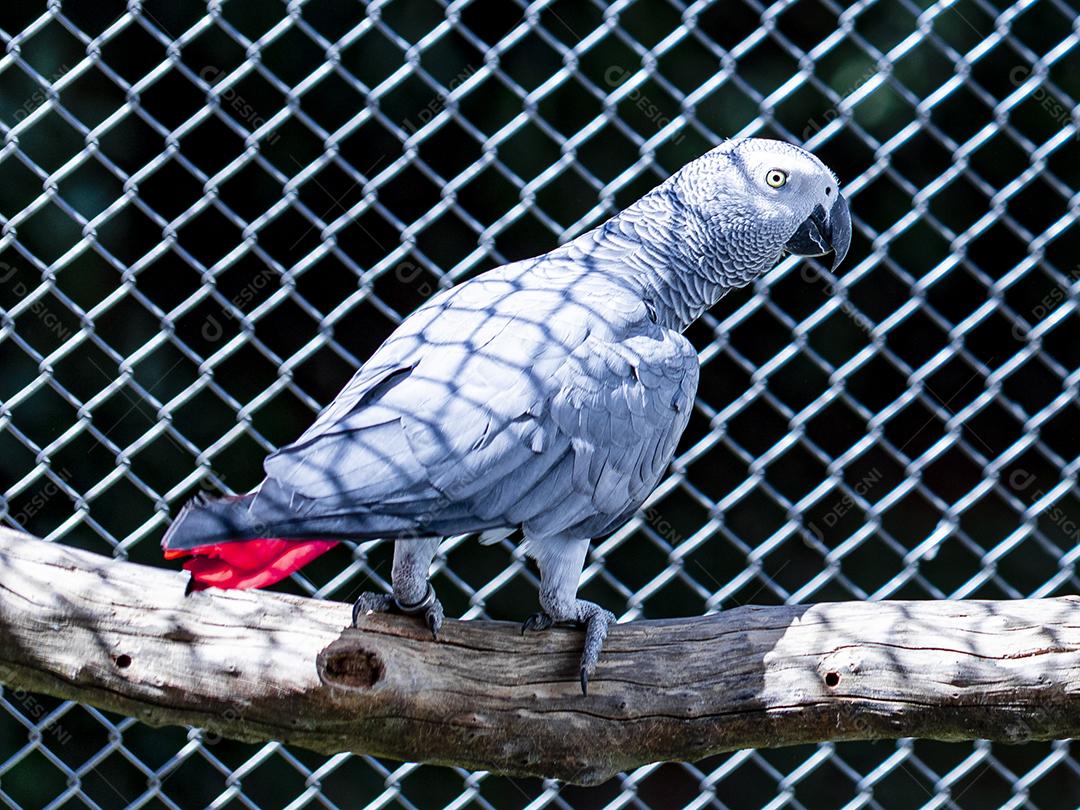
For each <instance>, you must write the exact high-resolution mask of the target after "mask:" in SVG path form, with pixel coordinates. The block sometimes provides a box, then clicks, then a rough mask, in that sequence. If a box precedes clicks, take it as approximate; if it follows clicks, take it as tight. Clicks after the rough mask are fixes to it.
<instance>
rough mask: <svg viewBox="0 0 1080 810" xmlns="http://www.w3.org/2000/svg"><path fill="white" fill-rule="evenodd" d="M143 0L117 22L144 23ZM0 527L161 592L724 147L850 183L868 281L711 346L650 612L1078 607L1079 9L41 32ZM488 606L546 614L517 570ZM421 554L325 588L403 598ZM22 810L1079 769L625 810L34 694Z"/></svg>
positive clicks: (518, 565)
mask: <svg viewBox="0 0 1080 810" xmlns="http://www.w3.org/2000/svg"><path fill="white" fill-rule="evenodd" d="M114 5H115V8H114V7H113V6H114ZM0 37H2V39H3V43H4V46H5V52H4V55H3V57H2V59H0V131H2V132H3V136H4V140H3V151H2V152H0V216H2V221H3V229H2V235H0V317H2V321H0V474H2V478H0V493H2V495H3V500H2V501H0V509H2V510H3V511H0V515H2V516H3V520H4V521H5V522H6V523H7V524H9V525H13V526H18V527H22V528H26V529H27V530H29V531H32V532H35V533H37V534H39V535H40V536H45V537H47V538H48V539H52V540H57V541H60V542H67V543H73V544H78V545H81V546H84V547H89V548H93V549H95V550H98V551H102V552H111V553H113V554H116V555H118V556H126V557H129V558H130V559H133V560H137V561H140V562H152V563H155V564H161V563H160V561H159V560H158V551H157V541H158V539H159V538H160V535H161V532H162V530H163V528H164V526H165V524H166V522H167V520H168V515H169V513H170V510H171V509H174V508H175V507H176V506H178V505H179V504H180V503H182V502H183V501H184V500H185V499H186V498H187V497H189V496H190V495H191V494H192V492H193V491H194V489H195V488H197V487H204V488H207V489H211V490H214V491H231V490H237V491H240V490H244V489H246V488H247V487H250V486H251V485H253V484H254V483H256V482H257V480H258V478H259V475H260V469H261V468H260V460H261V457H262V456H263V455H264V454H265V453H266V452H267V451H269V450H270V449H272V448H273V447H275V446H277V445H279V444H281V443H283V442H285V441H288V440H290V439H291V438H293V437H295V436H296V435H297V434H298V433H299V432H300V431H301V430H302V429H303V428H304V427H305V425H306V424H307V423H308V422H309V421H310V420H311V418H312V415H313V414H314V413H315V412H316V411H317V410H318V408H319V407H320V404H322V403H325V402H327V401H328V400H329V399H330V398H331V397H332V396H333V394H334V393H335V392H336V390H337V389H338V387H340V385H341V384H343V383H344V381H345V380H346V379H347V378H348V376H349V374H350V373H351V371H352V370H353V369H354V368H355V367H356V366H358V365H359V364H361V363H362V361H363V359H364V357H366V356H367V354H368V353H370V352H371V350H372V349H373V348H374V347H375V346H377V345H378V343H379V342H380V341H381V340H382V338H384V337H385V336H386V335H387V334H388V332H389V330H390V329H391V328H392V327H393V325H394V324H395V323H397V322H399V321H400V319H401V318H402V316H403V315H405V314H407V313H408V312H409V311H411V310H412V309H413V308H414V307H415V306H416V305H417V304H418V303H420V302H421V301H422V300H424V299H425V298H426V297H428V296H430V295H431V294H432V293H433V292H435V291H437V290H438V289H439V288H441V287H443V286H446V285H449V284H452V283H454V282H456V281H458V280H460V279H462V278H465V277H467V276H469V275H471V274H473V273H475V272H478V271H480V270H483V269H486V268H488V267H491V266H493V265H495V264H497V263H501V262H504V261H507V260H509V259H513V258H520V257H524V256H529V255H535V254H536V253H539V252H541V251H544V250H547V249H550V248H551V247H553V246H554V245H556V244H557V243H559V242H561V241H563V240H565V239H567V238H569V237H570V236H572V235H574V234H577V233H579V232H580V231H582V230H583V229H585V228H587V227H589V226H591V225H592V224H595V223H597V222H599V221H601V220H602V219H603V218H604V217H605V216H607V215H609V214H610V213H613V212H614V211H616V210H618V209H619V208H620V207H622V206H623V205H625V204H626V203H628V202H630V201H631V200H632V199H634V198H635V197H636V196H638V195H639V194H640V193H641V192H643V191H644V190H646V189H647V188H649V187H650V186H651V185H653V184H655V183H656V182H657V181H658V180H659V179H661V178H663V177H665V176H667V175H668V174H670V172H671V171H673V170H674V169H675V168H677V167H678V166H679V165H681V164H682V163H684V162H686V161H687V160H689V159H692V158H693V157H695V156H696V155H698V154H700V153H701V152H703V151H705V150H706V149H707V148H709V147H710V146H711V145H713V144H715V143H717V142H718V141H719V140H721V139H722V138H723V137H727V136H735V135H738V136H746V135H771V136H773V137H782V138H786V139H788V140H792V141H795V142H804V143H806V144H807V145H808V146H809V148H811V149H814V150H815V151H816V152H817V153H818V154H819V155H820V156H821V157H822V158H823V159H824V160H825V161H826V162H827V163H829V164H830V165H831V166H832V167H833V168H834V169H835V170H836V171H837V172H838V173H839V174H840V175H841V177H842V178H844V179H845V180H846V187H845V190H846V194H847V196H848V198H849V199H850V201H851V205H852V210H853V213H854V215H855V219H856V234H855V241H854V244H853V247H852V250H851V254H850V256H849V259H848V263H847V265H848V266H847V269H846V271H844V272H843V275H842V277H841V278H839V279H831V278H829V277H827V276H825V275H823V274H821V273H819V271H818V268H816V266H815V265H814V264H813V263H807V262H796V261H793V260H788V261H786V262H785V263H784V264H782V265H781V266H780V267H779V268H778V269H777V270H775V271H774V272H773V273H772V274H770V275H769V276H768V277H767V278H766V279H764V280H762V281H761V282H759V283H758V284H756V285H755V286H754V287H753V288H752V289H749V290H743V291H741V292H740V293H737V294H732V295H731V296H729V297H728V298H726V299H724V300H723V301H722V302H721V303H720V304H719V305H718V306H717V307H715V308H714V309H713V310H712V311H711V312H710V313H708V314H707V315H706V316H705V317H704V318H703V319H702V320H701V321H700V322H699V323H698V324H696V325H695V326H694V327H692V328H691V330H690V331H689V332H688V336H689V337H690V338H691V340H692V341H693V342H694V344H695V345H696V346H697V347H699V349H700V354H701V361H702V364H703V373H702V385H701V391H700V396H699V402H698V403H697V407H696V410H695V414H694V417H693V421H692V422H691V425H690V428H689V429H688V431H687V434H686V436H685V437H684V439H683V442H682V443H681V445H680V450H679V453H678V456H677V459H676V461H675V463H674V464H673V467H672V471H671V474H670V476H669V477H668V478H667V479H666V480H665V481H664V482H663V483H662V485H661V486H660V487H659V489H658V490H657V492H656V494H655V497H654V498H653V499H652V501H650V503H649V505H647V507H646V508H645V509H643V510H642V512H641V513H640V514H639V515H638V516H637V517H635V518H634V519H633V520H632V521H631V522H630V523H629V524H627V525H626V526H625V527H624V528H622V529H620V530H619V531H617V532H616V533H615V534H613V535H612V536H610V537H608V538H605V539H602V540H600V541H598V542H597V543H595V544H594V549H593V552H592V554H591V556H590V559H589V562H588V564H587V569H586V571H585V574H584V579H583V586H582V593H583V596H584V597H585V598H590V599H594V600H596V601H599V602H601V603H602V604H604V605H605V606H607V607H610V608H612V609H614V610H615V611H616V613H619V614H621V618H622V619H623V620H629V619H633V618H637V617H641V616H675V615H690V614H696V613H701V612H703V611H713V610H719V609H723V608H727V607H731V606H734V605H737V604H742V603H746V602H750V601H753V602H766V603H768V602H772V603H778V602H800V601H811V600H825V599H834V598H859V599H867V598H869V599H879V598H886V597H896V598H900V597H903V598H943V597H1026V596H1042V595H1053V594H1058V593H1064V592H1070V591H1075V590H1076V588H1077V585H1078V584H1080V583H1078V580H1077V577H1076V573H1075V561H1076V558H1077V547H1078V546H1077V543H1076V541H1077V540H1078V539H1080V529H1078V522H1080V508H1078V505H1080V504H1078V491H1077V485H1076V473H1077V467H1078V452H1080V439H1078V429H1077V428H1076V425H1077V424H1078V421H1077V420H1078V418H1080V413H1078V408H1077V384H1078V380H1080V340H1078V338H1080V330H1078V328H1077V327H1078V316H1077V304H1078V296H1080V264H1077V261H1076V253H1075V251H1072V252H1069V248H1070V247H1074V248H1075V247H1076V246H1077V240H1076V232H1075V228H1074V224H1075V220H1076V216H1077V207H1078V197H1077V194H1076V192H1075V188H1076V187H1077V180H1078V174H1080V172H1078V162H1077V155H1078V152H1077V140H1078V126H1077V114H1078V113H1077V107H1076V104H1075V101H1074V99H1076V98H1077V97H1078V94H1080V64H1078V59H1077V48H1076V46H1077V42H1078V25H1077V12H1076V9H1075V8H1073V7H1070V6H1069V5H1068V4H1067V3H1066V2H1063V1H1062V0H1021V2H1016V3H1013V4H1007V3H995V2H990V1H989V0H963V1H962V2H935V3H929V2H925V1H924V0H919V1H918V2H916V1H915V0H862V2H857V3H854V4H852V5H850V6H848V7H844V6H843V5H841V4H838V3H835V2H833V1H832V0H788V1H786V2H777V3H775V4H772V5H764V4H762V3H759V2H757V0H740V2H724V3H708V2H695V3H690V4H687V3H683V2H680V0H640V1H639V2H617V3H613V4H611V5H605V4H603V3H599V2H570V1H569V0H567V1H566V2H558V3H549V2H542V1H541V2H535V3H531V4H525V3H524V2H493V1H491V0H487V1H485V2H480V1H479V0H478V1H477V2H468V0H459V1H458V2H452V3H447V4H445V5H444V4H440V3H435V2H431V3H427V2H409V3H404V2H388V3H378V2H372V3H366V4H363V5H359V4H344V3H335V2H331V1H330V0H325V1H323V0H311V2H302V0H296V1H294V2H289V3H278V2H271V1H270V0H256V2H248V3H243V4H240V3H239V2H238V0H234V2H231V3H225V2H218V1H217V0H215V2H210V3H208V4H207V5H206V6H205V7H203V6H199V5H197V4H194V3H188V4H168V3H164V2H162V3H156V4H155V3H140V2H137V1H136V2H131V3H128V4H127V5H126V6H124V5H122V4H110V3H94V4H76V3H65V4H62V3H60V2H57V1H54V2H49V3H48V4H47V5H41V4H33V3H24V4H7V5H6V6H5V7H4V8H3V9H2V10H0ZM467 541H468V538H450V539H448V540H447V541H446V542H445V543H444V544H443V546H442V549H441V552H440V555H439V557H438V560H437V563H436V573H435V576H434V582H435V584H436V587H437V589H438V590H439V592H440V596H441V597H442V599H443V600H444V603H445V604H446V607H447V610H448V613H449V614H450V615H461V616H464V617H466V618H472V617H477V616H485V615H490V616H493V617H498V618H521V616H520V615H519V614H520V611H521V605H522V603H523V601H524V602H527V601H528V600H527V599H525V600H523V598H522V594H523V593H526V594H527V593H530V592H535V587H536V578H535V575H534V572H533V570H532V569H531V568H530V567H529V564H528V563H527V562H526V561H525V560H524V559H523V558H522V557H521V556H520V554H519V553H518V552H517V551H516V550H515V547H514V545H513V543H512V542H510V541H506V542H505V543H504V544H503V545H502V546H501V547H499V546H496V547H493V548H484V547H481V546H479V545H478V544H476V543H475V542H467ZM387 560H388V549H387V548H386V547H385V544H379V543H366V544H361V545H359V546H343V547H340V548H339V549H335V551H334V552H332V553H331V554H329V555H327V556H326V557H325V558H323V559H322V560H320V561H319V562H318V563H317V564H315V565H314V566H312V567H311V569H308V570H306V571H305V572H304V574H305V575H304V576H297V577H295V579H294V581H293V582H292V583H291V585H290V587H291V588H292V589H293V590H294V591H296V592H301V593H307V594H310V595H313V596H320V597H326V598H330V599H339V600H349V599H350V598H352V597H354V596H355V594H356V593H357V592H359V591H360V590H361V589H367V588H371V587H372V586H373V584H374V585H375V586H379V587H387V582H386V579H387V577H388V570H389V565H388V563H387ZM0 707H2V709H3V711H0V802H2V803H4V804H6V805H8V806H12V807H17V806H23V807H37V806H43V805H47V806H49V807H58V806H90V807H112V806H121V805H128V806H143V805H148V806H168V807H189V806H201V805H212V806H215V807H224V806H237V807H239V806H244V807H257V806H261V807H279V806H288V807H302V806H309V805H310V806H325V807H355V806H361V805H362V806H367V807H382V806H387V805H400V806H403V807H420V806H424V807H427V806H446V807H465V806H478V807H492V806H500V807H501V806H521V807H525V806H528V807H530V808H536V807H545V806H549V805H550V806H560V807H567V806H573V807H585V806H596V807H600V806H603V807H613V808H614V807H622V806H629V805H633V806H639V807H642V806H652V807H668V806H685V807H704V806H717V807H732V808H735V807H770V808H771V807H781V806H792V807H825V806H828V807H833V806H848V807H859V806H870V807H908V806H910V807H916V806H927V807H939V806H948V807H988V806H1007V807H1058V806H1061V807H1066V806H1069V807H1071V806H1075V805H1076V804H1077V798H1078V796H1080V763H1078V761H1077V759H1076V757H1075V752H1074V750H1073V748H1072V746H1071V745H1070V744H1069V743H1068V742H1060V743H1053V744H1030V745H1027V746H1020V747H1002V746H998V745H991V744H989V743H975V744H964V745H944V744H938V743H930V742H926V741H914V740H905V741H900V742H898V743H892V742H880V743H874V744H870V743H867V744H845V745H818V746H803V747H798V748H791V749H785V750H780V751H740V752H736V753H732V754H728V755H724V756H719V757H713V758H711V759H709V760H706V761H704V762H701V763H697V764H662V765H661V764H657V765H652V766H648V767H644V768H640V769H638V770H636V771H634V772H633V773H627V774H625V775H623V776H622V777H620V778H619V779H616V780H612V781H611V782H609V783H608V784H607V785H605V786H603V787H600V788H595V789H589V790H586V789H582V788H572V787H565V786H560V785H557V784H555V783H551V782H544V781H540V780H513V779H508V778H504V777H496V776H492V775H489V774H484V773H468V772H465V771H461V770H454V769H445V768H438V769H436V768H434V767H428V766H417V765H412V764H406V765H402V764H399V763H391V762H384V761H379V760H376V759H374V758H370V757H356V756H350V755H339V756H334V757H321V756H316V755H313V754H310V753H308V752H305V751H301V750H291V749H289V748H287V747H286V746H283V745H279V744H268V745H262V746H251V745H241V744H239V743H233V742H230V741H227V740H221V739H217V738H213V737H211V736H210V735H207V734H204V733H202V732H200V731H199V730H196V729H191V730H178V729H157V730H154V729H148V728H145V727H143V726H141V725H140V724H138V723H137V722H136V721H134V720H132V719H130V718H122V717H117V716H113V715H109V714H107V713H103V712H100V711H97V710H95V709H93V708H90V707H87V706H80V705H77V704H73V703H70V702H63V701H55V700H51V699H48V698H45V697H42V696H36V695H31V694H27V693H24V692H19V691H13V690H11V689H7V690H4V692H3V694H2V697H0Z"/></svg>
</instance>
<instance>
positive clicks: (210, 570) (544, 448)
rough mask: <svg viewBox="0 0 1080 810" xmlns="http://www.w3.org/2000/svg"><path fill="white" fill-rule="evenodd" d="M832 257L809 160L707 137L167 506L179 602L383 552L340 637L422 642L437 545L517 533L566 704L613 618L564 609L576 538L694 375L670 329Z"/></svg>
mask: <svg viewBox="0 0 1080 810" xmlns="http://www.w3.org/2000/svg"><path fill="white" fill-rule="evenodd" d="M850 240H851V221H850V218H849V214H848V208H847V203H846V202H845V200H844V198H843V197H842V196H841V194H840V191H839V188H838V183H837V180H836V177H835V176H834V175H833V173H832V172H831V171H830V170H829V169H828V168H827V167H826V166H825V165H824V164H823V163H822V162H821V161H820V160H818V159H817V158H816V157H814V156H813V155H811V154H809V153H808V152H806V151H804V150H802V149H800V148H798V147H795V146H792V145H790V144H787V143H783V142H780V141H770V140H761V139H747V140H734V141H727V142H725V143H723V144H722V145H721V146H719V147H717V148H715V149H713V150H712V151H710V152H708V153H707V154H705V155H704V156H702V157H700V158H698V159H697V160H695V161H693V162H691V163H689V164H688V165H686V166H684V167H683V168H682V169H681V170H679V171H678V172H676V173H675V174H674V175H673V176H672V177H670V178H669V179H668V180H666V181H665V182H663V183H661V184H660V185H659V186H657V187H656V188H655V189H653V190H652V191H651V192H649V193H648V194H646V195H645V196H644V197H642V198H641V199H640V200H638V201H637V202H636V203H634V204H633V205H631V206H630V207H629V208H627V209H626V210H625V211H623V212H622V213H620V214H618V215H617V216H615V217H613V218H611V219H610V220H608V221H607V222H605V223H604V224H603V225H601V226H599V227H597V228H595V229H594V230H591V231H589V232H588V233H585V234H583V235H581V236H579V237H578V238H577V239H574V240H573V241H572V242H569V243H567V244H565V245H563V246H562V247H559V248H556V249H555V250H553V251H551V252H550V253H547V254H545V255H543V256H540V257H538V258H535V259H528V260H525V261H518V262H512V263H511V264H507V265H503V266H502V267H497V268H495V269H494V270H489V271H488V272H486V273H483V274H481V275H479V276H477V277H475V278H473V279H471V280H469V281H466V282H464V283H462V284H459V285H457V286H456V287H453V288H451V289H448V290H445V291H444V292H442V293H440V294H439V295H436V296H435V297H433V298H432V299H431V300H429V301H428V302H427V303H425V304H424V305H423V306H421V307H420V308H419V309H417V310H416V311H415V312H414V313H413V314H412V315H410V316H409V317H408V318H407V319H406V320H405V321H404V322H403V323H402V324H401V325H400V326H399V327H398V328H397V329H396V330H395V331H394V332H393V334H391V335H390V337H389V338H388V339H387V340H386V342H385V343H383V344H382V346H381V347H380V348H379V349H378V350H377V351H376V352H375V354H374V355H372V356H371V358H370V359H369V360H368V361H367V362H366V363H365V364H364V366H363V367H362V368H361V369H360V370H359V371H358V372H357V373H356V375H355V376H354V377H353V378H352V379H351V380H350V381H349V383H348V384H347V385H346V386H345V388H344V389H343V390H342V391H341V393H340V394H338V396H337V398H336V399H335V400H334V401H333V402H331V403H330V405H329V406H328V407H327V408H326V409H325V410H324V411H323V412H322V413H321V414H320V415H319V417H318V419H317V420H316V421H315V423H314V424H313V425H312V426H311V427H310V428H308V430H307V431H306V432H305V433H304V434H303V435H302V436H300V438H298V439H297V440H296V441H295V442H293V443H292V444H290V445H288V446H286V447H283V448H281V449H280V450H278V451H277V452H275V453H273V454H271V455H270V456H269V457H268V458H267V459H266V462H265V465H264V466H265V471H266V478H265V479H264V480H263V482H262V483H261V484H260V485H259V486H258V487H257V488H256V489H255V490H254V491H252V492H250V493H248V494H246V495H241V496H233V497H226V498H221V499H218V500H210V499H207V498H198V499H196V500H195V501H193V502H191V503H189V504H188V505H187V506H185V507H184V509H183V510H182V511H181V512H180V515H179V516H178V517H177V519H176V520H175V521H174V522H173V524H172V526H171V527H170V528H169V530H168V532H167V533H166V535H165V538H164V540H163V545H164V547H165V549H166V555H167V556H169V557H175V556H183V555H187V554H194V555H196V558H195V559H193V560H189V561H188V562H187V563H186V567H187V568H188V569H189V570H190V571H192V574H193V577H194V579H193V583H194V587H206V586H208V585H213V586H217V587H257V586H261V585H265V584H269V583H270V582H274V581H277V580H278V579H280V578H282V577H284V576H286V575H287V574H288V573H290V572H291V571H293V570H296V569H297V568H299V567H300V566H301V565H304V564H305V563H306V562H308V561H310V560H311V559H312V558H313V557H315V556H317V555H318V554H321V553H322V552H323V551H325V550H326V549H328V548H329V547H330V546H331V545H333V544H334V542H335V541H337V540H343V539H349V540H361V539H373V538H394V539H396V540H397V543H396V544H395V548H394V564H393V577H392V579H393V593H392V594H376V593H365V594H363V595H362V596H361V597H360V598H359V600H357V602H356V605H355V608H354V611H353V620H354V623H355V621H356V618H357V616H358V615H359V613H361V612H365V611H400V612H404V613H408V614H423V615H424V616H425V618H426V620H427V623H428V626H429V627H430V629H431V631H432V633H433V634H437V633H438V631H439V627H440V625H441V623H442V616H443V609H442V605H441V604H440V603H439V600H438V599H436V598H435V593H434V590H433V589H432V587H431V584H430V583H429V582H428V569H429V566H430V564H431V561H432V559H433V557H434V555H435V553H436V549H437V548H438V545H439V541H440V538H442V537H445V536H447V535H453V534H459V533H464V532H483V535H482V537H481V539H482V540H485V539H486V540H489V541H490V540H497V539H501V538H503V537H505V536H507V535H508V534H510V532H512V531H513V530H515V529H521V531H522V533H523V535H524V538H525V542H526V544H527V546H526V549H527V552H528V554H529V555H530V556H532V557H533V558H535V559H536V561H537V565H538V567H539V570H540V606H541V608H542V612H540V613H536V614H534V615H533V616H531V617H529V619H528V620H526V622H525V624H524V626H523V632H524V631H525V630H541V629H545V628H547V627H550V626H551V625H552V624H554V623H565V622H569V623H574V624H577V625H580V626H583V627H584V628H585V645H584V652H583V654H582V657H581V669H580V676H581V687H582V690H583V691H587V686H588V678H589V676H590V674H592V672H593V670H594V668H595V666H596V662H597V659H598V656H599V653H600V649H601V646H602V645H603V641H604V638H605V636H606V635H607V629H608V625H609V624H610V623H611V622H612V621H614V618H615V617H614V615H613V614H612V613H611V612H609V611H607V610H605V609H604V608H602V607H600V606H598V605H596V604H594V603H592V602H587V601H584V600H582V599H578V598H577V588H578V580H579V578H580V575H581V571H582V567H583V565H584V562H585V555H586V552H587V550H588V547H589V541H590V539H592V538H594V537H598V536H601V535H604V534H606V533H608V532H610V531H612V530H614V529H615V528H617V527H618V526H619V525H620V524H622V523H623V522H624V521H626V520H627V519H628V518H629V517H630V516H631V515H633V514H634V512H635V511H636V510H637V509H638V508H639V507H640V506H641V505H642V503H643V502H644V501H645V499H646V498H647V497H648V495H649V493H650V492H652V490H653V488H654V487H655V486H656V485H657V483H658V482H659V481H660V478H661V476H662V475H663V474H664V471H665V469H666V468H667V465H668V462H669V461H670V460H671V458H672V455H673V454H674V451H675V445H676V443H677V442H678V440H679V436H680V435H681V434H682V432H683V429H684V428H685V427H686V424H687V421H688V420H689V418H690V410H691V408H692V406H693V403H694V395H695V392H696V390H697V383H698V358H697V353H696V352H695V351H694V347H693V346H692V345H691V344H690V342H689V341H687V339H686V338H685V337H683V335H682V332H683V330H685V329H686V328H687V326H689V325H690V324H691V323H692V322H693V321H694V320H695V319H696V318H697V317H698V316H700V315H701V314H702V313H703V312H704V311H705V310H706V309H708V308H709V307H710V306H712V305H713V304H715V303H716V302H717V301H718V300H719V299H720V298H721V296H723V295H724V294H725V293H726V292H727V291H728V290H730V289H732V288H734V287H741V286H743V285H745V284H748V283H749V282H751V281H753V280H754V279H755V278H757V277H758V276H760V275H762V274H763V273H766V272H767V271H768V270H770V269H771V268H772V267H773V266H774V265H776V263H777V262H778V260H779V259H780V258H781V257H782V256H783V255H784V254H785V253H793V254H796V255H800V256H822V255H825V254H827V253H830V252H831V253H833V256H834V257H833V262H832V266H833V268H835V267H836V266H837V265H838V264H840V262H841V261H842V260H843V258H844V255H845V254H846V253H847V249H848V245H849V243H850ZM266 538H273V539H266ZM237 541H241V542H237ZM245 541H246V542H245Z"/></svg>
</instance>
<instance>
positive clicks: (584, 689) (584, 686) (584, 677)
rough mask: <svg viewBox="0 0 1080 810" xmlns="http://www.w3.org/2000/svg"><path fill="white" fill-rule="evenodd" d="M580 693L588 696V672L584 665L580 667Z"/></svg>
mask: <svg viewBox="0 0 1080 810" xmlns="http://www.w3.org/2000/svg"><path fill="white" fill-rule="evenodd" d="M581 694H583V695H584V696H585V697H588V696H589V672H588V670H586V669H585V667H582V668H581Z"/></svg>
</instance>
